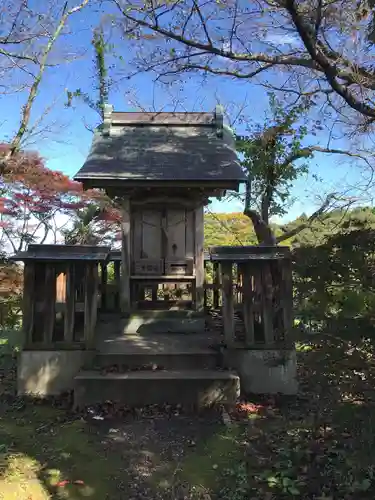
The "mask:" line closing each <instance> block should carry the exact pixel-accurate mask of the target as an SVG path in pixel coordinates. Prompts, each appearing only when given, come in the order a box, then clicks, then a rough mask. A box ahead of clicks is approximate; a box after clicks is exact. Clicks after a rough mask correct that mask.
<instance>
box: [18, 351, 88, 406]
mask: <svg viewBox="0 0 375 500" xmlns="http://www.w3.org/2000/svg"><path fill="white" fill-rule="evenodd" d="M93 356H94V353H90V352H88V351H82V350H77V351H28V350H24V351H21V353H20V354H19V358H18V370H17V393H18V395H19V396H23V395H29V396H38V397H45V396H57V395H59V394H61V393H63V392H65V391H69V390H71V389H73V388H74V377H75V376H76V375H77V373H78V372H79V371H80V369H81V368H82V366H83V365H84V364H85V363H86V362H88V361H89V360H90V359H92V358H93Z"/></svg>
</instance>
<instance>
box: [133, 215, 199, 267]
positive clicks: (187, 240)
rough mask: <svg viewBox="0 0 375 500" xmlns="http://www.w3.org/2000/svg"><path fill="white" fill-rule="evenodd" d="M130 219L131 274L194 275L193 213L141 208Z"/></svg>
mask: <svg viewBox="0 0 375 500" xmlns="http://www.w3.org/2000/svg"><path fill="white" fill-rule="evenodd" d="M132 220H133V229H132V234H133V252H132V254H133V274H136V275H144V274H150V275H159V276H162V275H167V276H170V275H176V276H179V275H193V274H194V248H195V247H194V245H195V240H194V210H192V209H185V208H164V209H162V210H157V209H151V208H144V209H139V210H137V212H136V213H134V214H133V217H132Z"/></svg>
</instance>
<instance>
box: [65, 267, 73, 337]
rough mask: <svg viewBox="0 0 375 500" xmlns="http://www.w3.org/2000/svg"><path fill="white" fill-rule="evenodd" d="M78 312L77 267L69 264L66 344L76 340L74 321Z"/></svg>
mask: <svg viewBox="0 0 375 500" xmlns="http://www.w3.org/2000/svg"><path fill="white" fill-rule="evenodd" d="M75 311H76V266H75V264H74V263H71V264H68V266H67V271H66V294H65V318H64V342H73V340H74V321H75Z"/></svg>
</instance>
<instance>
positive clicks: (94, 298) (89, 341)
mask: <svg viewBox="0 0 375 500" xmlns="http://www.w3.org/2000/svg"><path fill="white" fill-rule="evenodd" d="M84 311H85V317H84V322H85V327H84V337H85V343H86V347H87V348H89V349H90V348H93V347H94V345H95V337H94V333H95V326H96V317H97V312H98V264H97V262H87V263H86V273H85V306H84Z"/></svg>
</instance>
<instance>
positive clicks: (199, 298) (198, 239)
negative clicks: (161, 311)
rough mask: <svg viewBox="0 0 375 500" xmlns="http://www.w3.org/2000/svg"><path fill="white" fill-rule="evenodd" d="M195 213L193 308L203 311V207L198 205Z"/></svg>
mask: <svg viewBox="0 0 375 500" xmlns="http://www.w3.org/2000/svg"><path fill="white" fill-rule="evenodd" d="M194 214H195V225H194V226H195V290H194V292H195V297H194V302H195V309H196V311H199V312H203V311H204V207H203V206H201V207H198V208H196V209H195V211H194Z"/></svg>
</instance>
